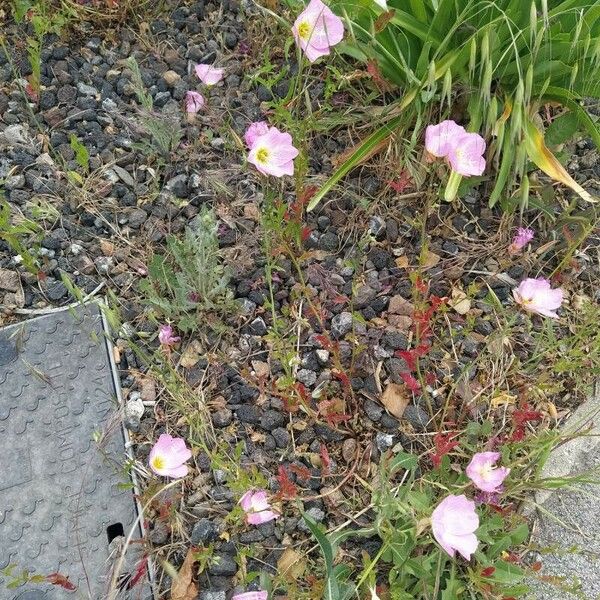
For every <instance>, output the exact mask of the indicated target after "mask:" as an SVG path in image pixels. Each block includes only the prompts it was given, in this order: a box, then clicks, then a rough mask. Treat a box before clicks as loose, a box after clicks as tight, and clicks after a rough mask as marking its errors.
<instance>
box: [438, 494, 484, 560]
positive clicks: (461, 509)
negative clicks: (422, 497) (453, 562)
mask: <svg viewBox="0 0 600 600" xmlns="http://www.w3.org/2000/svg"><path fill="white" fill-rule="evenodd" d="M478 527H479V517H478V516H477V513H476V512H475V502H473V501H472V500H467V497H466V496H464V495H463V494H461V495H460V496H453V495H450V496H447V497H446V498H444V499H443V500H442V501H441V502H440V503H439V504H438V505H437V507H436V508H435V510H434V511H433V513H432V515H431V528H432V530H433V537H434V538H435V539H436V540H437V542H438V544H439V545H440V546H441V547H442V548H443V549H444V550H445V551H446V552H447V553H448V554H449V555H450V556H452V557H454V555H455V553H456V551H457V550H458V552H459V553H460V554H462V556H464V557H465V558H466V559H467V560H470V559H471V554H473V552H475V550H477V546H478V543H479V542H478V541H477V536H476V535H475V530H476V529H477V528H478Z"/></svg>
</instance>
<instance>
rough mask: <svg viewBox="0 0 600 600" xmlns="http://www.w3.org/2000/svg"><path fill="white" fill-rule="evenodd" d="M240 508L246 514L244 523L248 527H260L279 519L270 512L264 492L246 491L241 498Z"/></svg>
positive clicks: (274, 513)
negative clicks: (248, 525)
mask: <svg viewBox="0 0 600 600" xmlns="http://www.w3.org/2000/svg"><path fill="white" fill-rule="evenodd" d="M240 506H241V507H242V509H243V510H244V512H245V513H246V521H248V523H250V525H261V524H262V523H267V522H268V521H272V520H273V519H277V518H278V517H279V515H278V514H277V513H276V512H274V511H272V510H271V505H270V504H269V501H268V500H267V492H266V491H265V490H248V491H247V492H246V493H245V494H244V495H243V496H242V497H241V499H240Z"/></svg>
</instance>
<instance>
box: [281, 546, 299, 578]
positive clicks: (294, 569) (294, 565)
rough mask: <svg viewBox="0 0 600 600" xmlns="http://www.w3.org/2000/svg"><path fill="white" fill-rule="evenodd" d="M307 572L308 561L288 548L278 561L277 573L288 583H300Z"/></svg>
mask: <svg viewBox="0 0 600 600" xmlns="http://www.w3.org/2000/svg"><path fill="white" fill-rule="evenodd" d="M304 571H306V559H305V558H304V557H303V556H302V554H300V553H299V552H296V550H294V549H293V548H286V549H285V550H284V551H283V554H282V555H281V556H280V557H279V560H278V561H277V573H278V574H279V575H282V576H283V577H284V578H285V579H287V580H288V581H298V579H300V578H301V577H302V575H304Z"/></svg>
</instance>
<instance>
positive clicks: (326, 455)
mask: <svg viewBox="0 0 600 600" xmlns="http://www.w3.org/2000/svg"><path fill="white" fill-rule="evenodd" d="M321 463H323V476H327V475H329V465H330V464H331V458H330V457H329V451H328V450H327V446H326V445H325V444H323V443H321Z"/></svg>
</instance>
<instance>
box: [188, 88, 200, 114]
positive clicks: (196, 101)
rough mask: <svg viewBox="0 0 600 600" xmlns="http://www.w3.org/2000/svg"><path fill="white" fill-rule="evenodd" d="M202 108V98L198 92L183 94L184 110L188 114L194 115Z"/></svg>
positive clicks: (191, 91)
mask: <svg viewBox="0 0 600 600" xmlns="http://www.w3.org/2000/svg"><path fill="white" fill-rule="evenodd" d="M203 106H204V96H203V95H202V94H200V93H198V92H195V91H193V90H190V91H189V92H187V93H186V94H185V110H186V112H188V113H191V114H195V113H197V112H198V111H199V110H200V109H201V108H202V107H203Z"/></svg>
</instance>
